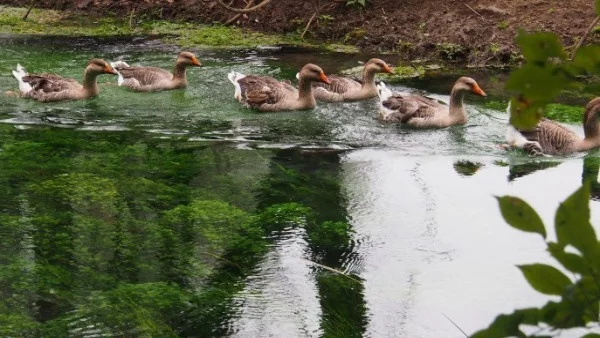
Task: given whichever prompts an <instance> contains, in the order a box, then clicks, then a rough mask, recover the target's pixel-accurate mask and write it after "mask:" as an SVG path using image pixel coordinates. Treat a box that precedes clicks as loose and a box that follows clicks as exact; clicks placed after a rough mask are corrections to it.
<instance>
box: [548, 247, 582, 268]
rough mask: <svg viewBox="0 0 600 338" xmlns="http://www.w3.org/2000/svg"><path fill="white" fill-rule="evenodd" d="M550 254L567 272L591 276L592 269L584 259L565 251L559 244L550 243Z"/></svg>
mask: <svg viewBox="0 0 600 338" xmlns="http://www.w3.org/2000/svg"><path fill="white" fill-rule="evenodd" d="M548 252H550V254H551V255H552V257H554V258H555V259H556V260H557V261H558V262H559V263H560V264H562V266H564V267H565V268H566V269H567V270H569V271H571V272H575V273H580V274H589V273H590V269H589V268H588V266H587V264H586V260H584V259H583V257H581V256H579V255H576V254H574V253H569V252H565V251H564V247H562V246H560V245H559V244H557V243H548Z"/></svg>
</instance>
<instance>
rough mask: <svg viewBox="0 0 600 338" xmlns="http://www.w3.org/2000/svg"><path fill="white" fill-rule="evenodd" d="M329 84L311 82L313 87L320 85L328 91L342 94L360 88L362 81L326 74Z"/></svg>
mask: <svg viewBox="0 0 600 338" xmlns="http://www.w3.org/2000/svg"><path fill="white" fill-rule="evenodd" d="M328 78H329V81H330V82H331V83H330V84H327V83H323V82H313V87H321V88H323V89H325V90H327V91H329V92H333V93H338V94H343V93H346V92H349V91H356V90H360V89H361V88H362V81H359V80H357V79H353V78H349V77H343V76H335V75H330V76H328Z"/></svg>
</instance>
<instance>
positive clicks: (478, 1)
mask: <svg viewBox="0 0 600 338" xmlns="http://www.w3.org/2000/svg"><path fill="white" fill-rule="evenodd" d="M0 4H9V5H15V6H22V4H23V1H21V0H0ZM233 4H234V5H235V6H236V7H243V6H244V5H245V3H244V2H243V0H234V1H233ZM37 6H39V7H46V8H53V9H60V10H75V11H84V12H85V13H87V14H89V13H92V14H97V15H107V14H109V15H117V16H122V17H128V16H130V15H131V13H132V11H133V14H134V16H135V17H137V18H141V19H156V18H162V19H175V20H186V21H194V22H199V23H213V22H222V23H223V22H226V21H227V20H229V19H230V18H231V17H232V16H233V15H234V14H233V13H231V12H229V11H227V10H225V9H223V8H221V7H220V6H218V5H217V3H216V2H215V1H214V0H159V1H139V0H40V1H38V5H37ZM315 13H316V15H314V18H313V21H312V23H311V25H310V27H309V29H308V31H307V32H306V34H305V36H306V37H308V38H313V39H319V40H326V41H332V42H340V41H341V42H344V43H347V44H354V45H356V46H358V47H359V48H361V49H362V50H364V51H366V52H392V53H397V54H399V55H400V56H401V58H403V59H408V60H415V59H443V60H445V61H450V62H461V63H462V62H467V63H470V64H475V65H481V64H490V63H491V64H493V63H508V62H510V61H512V60H514V59H515V58H517V57H518V48H517V47H516V46H515V44H514V37H515V34H516V32H517V30H518V29H519V28H522V29H525V30H526V31H540V30H543V31H551V32H554V33H557V34H558V35H559V36H560V38H561V39H562V41H563V44H564V45H565V46H568V47H572V46H574V45H575V43H576V42H577V40H578V39H579V38H580V37H581V36H582V35H583V33H584V32H585V30H586V28H587V26H588V25H589V24H590V23H591V22H592V20H593V19H594V17H595V12H594V2H593V1H589V0H563V1H558V0H471V1H453V0H369V1H367V6H366V7H365V8H362V9H361V8H355V7H350V6H347V5H346V1H344V0H333V1H332V0H327V1H325V0H314V1H310V0H309V1H303V2H300V1H298V0H276V1H273V3H272V4H269V5H267V6H266V7H264V8H263V9H260V10H258V11H256V12H252V13H250V14H248V15H247V17H243V18H241V19H240V20H238V21H236V22H235V23H234V24H235V25H242V26H244V27H246V28H252V29H255V30H258V31H262V32H275V33H290V32H292V33H297V34H300V33H302V32H303V31H304V29H305V27H306V25H307V23H308V21H309V20H310V18H311V17H312V16H313V14H315ZM596 40H599V35H598V34H591V36H590V37H589V42H593V41H596Z"/></svg>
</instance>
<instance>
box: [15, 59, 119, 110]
mask: <svg viewBox="0 0 600 338" xmlns="http://www.w3.org/2000/svg"><path fill="white" fill-rule="evenodd" d="M12 74H13V76H14V77H15V79H17V82H18V83H19V91H20V96H22V97H28V98H32V99H35V100H37V101H40V102H54V101H63V100H83V99H88V98H92V97H94V96H97V95H98V93H99V89H98V83H97V82H96V78H97V77H98V75H100V74H117V72H115V70H114V69H113V68H112V67H111V66H110V65H109V64H108V63H107V62H106V61H104V60H102V59H91V60H90V62H89V63H88V65H87V67H86V68H85V73H84V76H83V85H81V84H80V83H79V82H77V80H75V79H71V78H64V77H61V76H59V75H56V74H48V73H44V74H29V73H27V71H26V70H25V68H24V67H23V66H21V64H17V69H16V70H13V71H12Z"/></svg>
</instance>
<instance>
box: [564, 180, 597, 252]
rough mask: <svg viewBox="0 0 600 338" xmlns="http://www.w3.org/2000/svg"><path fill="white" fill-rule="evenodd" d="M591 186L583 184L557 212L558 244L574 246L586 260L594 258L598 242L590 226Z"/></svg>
mask: <svg viewBox="0 0 600 338" xmlns="http://www.w3.org/2000/svg"><path fill="white" fill-rule="evenodd" d="M589 198H590V186H589V184H587V183H586V184H583V185H582V186H581V188H579V189H577V191H575V192H574V193H573V194H572V195H571V196H569V197H568V198H567V199H566V200H565V201H564V202H563V203H561V204H560V206H559V207H558V210H557V211H556V217H555V221H554V223H555V228H556V238H557V239H558V244H559V245H560V246H562V247H565V246H567V245H569V244H570V245H572V246H574V247H575V248H577V249H578V250H579V251H581V252H582V253H583V257H584V258H588V257H590V258H591V257H593V254H594V253H595V252H596V251H597V247H598V240H597V239H596V233H595V232H594V228H592V225H591V224H590V207H589Z"/></svg>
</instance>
